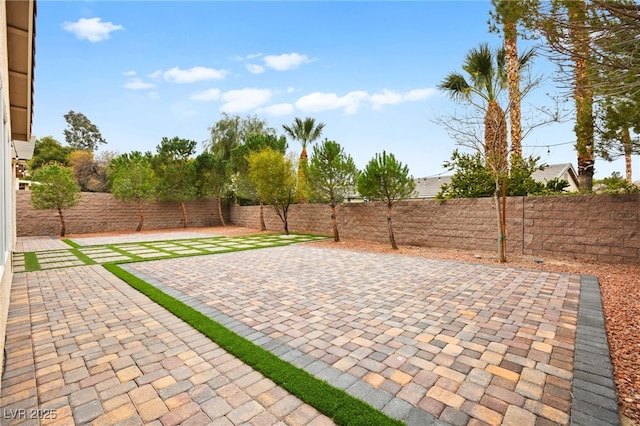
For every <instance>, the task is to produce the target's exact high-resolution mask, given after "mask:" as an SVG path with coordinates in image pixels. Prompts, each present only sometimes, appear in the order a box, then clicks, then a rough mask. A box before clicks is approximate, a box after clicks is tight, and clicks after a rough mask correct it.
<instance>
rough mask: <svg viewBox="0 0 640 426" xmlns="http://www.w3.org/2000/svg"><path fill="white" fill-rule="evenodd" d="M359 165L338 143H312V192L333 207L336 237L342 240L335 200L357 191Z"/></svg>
mask: <svg viewBox="0 0 640 426" xmlns="http://www.w3.org/2000/svg"><path fill="white" fill-rule="evenodd" d="M357 179H358V169H357V168H356V165H355V163H354V162H353V158H351V156H350V155H348V154H346V153H345V152H344V149H343V148H342V147H341V146H340V144H339V143H337V142H335V141H330V140H328V139H325V140H324V142H322V144H320V145H319V146H314V147H313V153H312V155H311V164H310V166H309V183H310V187H311V190H312V191H313V194H314V195H315V196H317V197H319V199H321V200H323V201H328V202H329V206H330V207H331V224H332V225H333V239H334V241H340V234H339V232H338V222H337V219H336V203H338V202H341V201H342V200H344V199H345V198H346V197H347V196H348V195H350V194H353V193H354V189H355V186H356V180H357Z"/></svg>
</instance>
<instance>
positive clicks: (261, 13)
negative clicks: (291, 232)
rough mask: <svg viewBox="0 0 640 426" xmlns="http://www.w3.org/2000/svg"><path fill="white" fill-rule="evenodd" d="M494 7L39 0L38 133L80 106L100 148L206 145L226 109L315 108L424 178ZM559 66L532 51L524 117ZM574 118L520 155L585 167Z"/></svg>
mask: <svg viewBox="0 0 640 426" xmlns="http://www.w3.org/2000/svg"><path fill="white" fill-rule="evenodd" d="M489 9H490V4H489V2H488V1H486V2H485V1H411V2H364V1H363V2H359V1H358V2H356V1H349V2H337V1H336V2H333V1H327V2H306V1H300V2H275V1H261V2H244V1H234V2H218V1H194V2H187V1H179V2H178V1H141V2H130V1H85V2H73V1H41V2H38V17H37V29H36V48H37V50H36V74H35V76H36V80H35V110H34V127H33V131H34V133H35V135H36V136H37V137H43V136H47V135H51V136H53V137H55V138H56V139H58V140H59V141H61V142H64V137H63V130H64V129H65V127H66V122H65V121H64V118H63V115H64V114H65V113H67V112H68V111H69V110H74V111H76V112H82V113H83V114H85V115H86V116H87V117H88V118H89V119H90V120H91V121H92V122H93V123H94V124H96V125H97V126H98V127H99V128H100V130H101V132H102V134H103V136H104V137H105V139H106V140H107V142H108V144H107V145H106V146H105V147H103V148H102V149H106V150H111V151H118V152H120V153H124V152H129V151H132V150H139V151H155V147H156V146H157V145H158V144H159V142H160V140H161V138H162V137H165V136H166V137H173V136H179V137H182V138H188V139H193V140H196V141H198V142H199V150H202V142H203V141H205V140H206V139H207V138H208V135H209V131H208V128H209V127H210V126H212V125H213V124H214V123H215V122H216V121H218V120H219V119H220V114H221V113H222V112H227V113H229V114H238V115H240V116H246V115H257V116H258V117H260V118H261V119H264V120H266V121H267V122H268V124H269V125H270V126H271V127H274V128H276V129H277V130H278V132H279V133H282V125H283V124H290V123H292V122H293V119H294V118H295V117H301V118H304V117H313V118H315V119H316V120H317V121H320V122H323V123H325V125H326V126H325V130H324V132H323V138H324V137H326V138H329V139H332V140H335V141H337V142H339V143H340V144H341V145H342V146H343V147H344V148H345V151H346V152H347V153H349V154H350V155H351V156H352V157H353V158H354V160H355V162H356V164H357V166H358V167H360V168H363V167H364V166H365V165H366V163H367V162H368V161H369V160H370V159H371V158H372V157H373V156H374V154H375V153H377V152H381V151H382V150H386V151H387V152H392V153H393V154H394V155H395V156H396V157H397V158H399V159H400V161H402V162H403V163H405V164H407V165H408V166H409V169H410V172H411V174H413V175H414V176H415V177H422V176H433V175H437V174H441V173H444V172H445V169H443V168H442V163H443V162H444V161H446V160H448V159H449V158H450V156H451V153H452V151H453V150H454V149H455V148H456V144H455V141H453V140H452V139H451V138H450V137H449V135H448V134H447V133H446V132H445V130H444V129H443V128H442V126H440V125H438V124H436V122H435V121H436V120H437V117H441V118H442V117H446V116H451V115H453V114H459V113H463V112H464V111H465V109H464V108H462V107H461V106H459V105H456V104H454V103H453V102H452V101H451V100H450V99H449V98H448V97H447V96H446V95H444V94H442V93H441V92H440V91H439V90H438V89H437V85H438V84H439V82H440V81H441V80H442V79H443V78H444V77H445V76H446V75H447V73H449V72H451V71H454V70H460V65H461V64H462V61H463V59H464V55H465V54H466V53H467V52H468V51H469V50H470V49H471V48H473V47H476V46H478V44H479V43H480V42H488V43H490V44H491V45H492V46H496V47H497V46H498V45H499V44H500V42H501V40H500V38H499V36H498V35H496V34H489V32H488V25H487V20H488V17H489ZM554 71H555V67H554V66H553V65H552V64H550V63H548V62H547V61H545V60H544V59H543V58H538V59H536V62H535V64H534V67H533V70H532V72H533V74H534V75H536V76H544V77H546V79H545V81H544V83H543V84H542V85H541V86H540V87H539V88H537V89H536V90H535V92H533V93H532V94H531V95H530V96H529V97H528V98H527V99H525V101H524V104H523V109H524V112H525V116H527V115H533V116H536V115H537V116H539V114H537V113H536V112H535V109H533V108H532V107H531V106H530V104H533V105H535V106H542V105H551V104H552V102H551V101H550V100H549V97H548V96H547V94H551V95H560V96H561V95H562V94H563V93H562V90H561V89H558V88H556V84H555V83H553V81H552V77H553V74H554ZM565 107H567V108H571V105H570V103H568V104H566V105H565ZM527 111H530V113H529V114H528V113H527ZM572 128H573V123H572V122H571V121H570V122H566V123H561V124H552V125H549V126H545V127H543V128H537V129H536V130H534V131H533V132H531V133H530V134H529V136H528V137H527V139H525V141H524V142H523V145H524V146H525V154H528V155H529V154H531V155H539V156H541V157H542V160H541V161H542V162H544V163H547V164H553V163H567V162H571V163H573V164H574V167H576V154H575V152H574V150H573V148H572V144H570V143H569V144H567V142H572V141H573V140H574V135H573V132H572ZM559 144H564V145H559ZM554 145H555V146H554ZM289 147H290V150H292V151H297V152H299V150H300V146H299V144H298V143H297V142H296V141H289ZM548 151H550V154H549V153H548ZM634 161H635V162H636V163H637V161H638V159H637V157H634ZM612 171H619V172H620V173H622V174H624V164H623V162H622V161H620V160H618V161H616V162H614V163H606V162H605V161H603V160H600V159H598V160H597V162H596V177H600V178H602V177H605V176H608V175H610V174H611V172H612ZM638 176H640V175H638V174H637V173H635V174H634V178H635V179H638Z"/></svg>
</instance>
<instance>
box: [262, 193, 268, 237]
mask: <svg viewBox="0 0 640 426" xmlns="http://www.w3.org/2000/svg"><path fill="white" fill-rule="evenodd" d="M260 230H261V231H266V230H267V224H266V223H264V203H263V202H262V198H260Z"/></svg>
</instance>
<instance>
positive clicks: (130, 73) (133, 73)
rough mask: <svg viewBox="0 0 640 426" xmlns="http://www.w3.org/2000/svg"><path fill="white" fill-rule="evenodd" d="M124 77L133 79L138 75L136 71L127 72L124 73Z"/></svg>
mask: <svg viewBox="0 0 640 426" xmlns="http://www.w3.org/2000/svg"><path fill="white" fill-rule="evenodd" d="M122 75H126V76H127V77H133V76H134V75H136V72H135V71H125V72H123V73H122Z"/></svg>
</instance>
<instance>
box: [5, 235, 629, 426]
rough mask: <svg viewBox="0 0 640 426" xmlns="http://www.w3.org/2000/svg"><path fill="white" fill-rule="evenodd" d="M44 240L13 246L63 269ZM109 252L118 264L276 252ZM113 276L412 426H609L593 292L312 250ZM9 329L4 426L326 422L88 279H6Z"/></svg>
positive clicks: (171, 244) (585, 281)
mask: <svg viewBox="0 0 640 426" xmlns="http://www.w3.org/2000/svg"><path fill="white" fill-rule="evenodd" d="M171 235H173V236H174V237H175V236H176V235H179V234H167V235H165V236H163V238H164V239H167V240H169V239H171ZM278 238H281V237H278ZM291 238H292V240H293V239H294V238H296V237H291ZM154 239H157V238H154ZM41 240H42V242H39V241H38V239H35V238H34V239H30V240H27V241H25V242H22V241H20V242H19V244H22V245H21V246H20V247H21V248H23V249H26V250H30V251H36V250H50V251H48V252H38V253H35V254H36V255H37V256H38V261H39V262H41V263H44V264H45V265H48V266H47V267H51V268H56V267H64V266H72V263H73V259H74V257H75V256H74V255H72V256H70V255H69V254H70V253H69V249H68V246H65V247H66V248H67V249H66V250H60V249H61V248H65V247H60V246H56V245H55V244H50V241H49V240H51V241H56V240H55V239H46V238H45V239H41ZM112 241H113V240H109V242H112ZM275 241H276V242H277V240H275ZM57 242H60V241H59V240H58V241H57ZM63 244H64V243H63ZM119 244H121V245H118V246H117V248H118V249H119V252H118V254H119V255H120V256H121V257H124V258H126V257H127V256H130V255H139V256H141V257H142V256H147V257H150V256H153V255H155V254H159V253H181V252H182V253H183V254H192V253H193V254H200V253H206V252H213V251H216V250H219V249H222V250H225V249H226V248H228V247H229V248H252V247H260V246H269V245H273V244H274V241H269V240H268V239H266V240H265V239H264V238H263V236H258V237H255V238H252V237H248V238H247V237H245V238H244V239H242V240H240V239H233V238H227V239H225V238H222V239H215V241H213V239H212V240H182V241H165V242H155V243H154V242H142V241H141V242H136V243H133V244H130V243H119ZM125 249H128V250H129V251H126V253H122V252H123V251H125ZM79 250H81V252H82V253H83V254H84V255H86V256H89V257H90V258H91V259H93V260H94V261H96V262H101V261H102V260H100V259H105V258H109V257H110V256H112V255H113V251H112V249H110V248H107V247H105V246H95V247H93V246H88V247H82V248H80V249H79ZM23 263H24V259H20V257H16V258H14V264H17V266H18V268H17V270H20V269H19V268H20V267H23ZM274 265H275V266H274ZM123 267H124V268H125V269H127V270H129V271H130V272H132V273H134V274H136V275H138V276H139V277H141V278H143V279H145V280H146V281H147V282H149V283H151V284H153V285H155V286H157V287H158V288H160V289H161V290H163V291H165V292H167V293H169V294H171V295H173V296H174V297H177V298H180V300H182V301H184V302H185V303H187V304H190V305H192V306H193V307H195V308H196V309H198V310H200V311H201V312H203V313H205V314H206V315H208V316H210V317H211V318H213V319H214V320H216V321H218V322H220V323H222V324H224V325H225V326H226V327H228V328H230V329H231V330H233V331H235V332H237V333H239V334H240V335H242V336H245V337H246V338H248V339H249V340H252V341H254V342H255V343H256V344H259V345H261V346H262V347H264V348H265V349H267V350H270V351H272V352H273V353H274V354H276V355H278V356H280V357H282V358H283V359H285V360H287V361H289V362H291V363H292V364H294V365H297V366H299V367H301V368H304V369H306V370H307V371H308V372H310V373H312V374H314V375H316V376H317V377H319V378H321V379H323V380H327V381H328V382H329V383H330V384H332V385H334V386H336V387H339V388H341V389H345V390H346V391H347V392H349V393H351V394H352V395H354V396H356V397H358V398H361V399H364V400H365V401H367V402H369V403H370V404H371V405H373V406H374V407H376V408H378V409H380V410H382V411H383V412H385V413H386V414H388V415H390V416H392V417H395V418H399V419H403V420H405V422H406V423H407V424H408V425H418V424H452V425H464V424H500V423H502V424H519V425H523V426H524V425H529V424H531V425H533V424H550V423H556V424H569V423H571V424H576V425H578V424H580V425H582V424H584V425H591V424H618V423H619V420H618V417H617V416H618V413H617V406H616V399H615V396H616V395H615V385H614V383H613V380H612V378H611V376H612V375H611V367H610V366H611V363H610V359H609V358H608V347H607V343H606V334H604V325H603V322H602V309H601V302H600V294H599V289H598V285H597V279H595V277H584V276H579V275H572V274H562V273H552V272H542V271H531V270H522V269H516V268H509V267H501V266H491V265H477V264H471V263H461V262H446V261H438V260H430V259H422V258H412V257H399V256H389V255H377V254H368V253H356V252H348V251H340V250H330V249H321V248H316V247H311V246H287V247H278V248H269V249H267V250H251V251H242V252H235V253H226V254H215V255H205V256H197V257H189V258H180V259H169V260H162V261H153V262H143V263H136V264H129V265H123ZM7 330H8V334H7V352H8V358H7V367H6V371H5V375H4V376H3V381H2V394H1V398H0V410H1V413H0V414H3V420H2V424H3V425H4V424H25V425H27V424H37V423H34V422H33V420H32V419H26V418H19V417H20V416H22V415H23V414H22V413H25V414H24V415H26V416H29V413H32V414H33V413H35V414H36V415H37V416H40V417H41V419H40V423H41V424H86V423H89V422H92V424H95V425H102V424H144V423H147V424H157V425H161V424H162V425H173V424H239V423H243V424H244V423H246V424H256V425H257V424H300V425H303V424H309V425H316V424H318V425H319V424H323V425H324V424H332V422H331V420H330V419H328V418H326V417H324V416H322V415H319V413H318V412H317V411H316V410H315V409H314V408H313V407H310V406H307V405H305V404H303V403H302V402H301V401H299V400H298V399H297V398H295V397H293V396H291V395H289V394H288V393H287V392H286V391H284V390H283V389H282V388H280V387H278V386H276V385H275V384H274V383H273V382H272V381H271V380H269V379H267V378H264V377H263V376H262V375H261V374H259V373H257V372H255V371H253V370H252V369H251V368H249V367H248V366H246V365H244V364H242V363H241V362H239V361H238V360H236V359H235V358H233V357H232V356H231V355H229V354H228V353H226V352H225V351H224V350H222V349H221V348H219V347H218V346H217V345H215V344H214V343H212V342H210V341H209V340H208V339H206V338H204V336H202V335H200V334H199V333H198V332H196V331H194V330H193V329H191V328H190V327H189V326H187V325H186V324H184V323H183V322H182V321H180V320H179V319H177V318H175V317H174V316H173V315H171V314H169V313H168V312H166V311H164V310H163V309H162V308H159V307H158V306H157V305H155V304H153V303H152V302H151V301H149V300H148V299H146V298H145V297H144V296H142V295H140V294H139V293H137V292H136V291H134V290H132V289H131V288H130V287H128V286H127V285H126V284H124V283H122V282H121V281H119V280H118V279H116V278H115V277H113V276H111V275H110V274H109V273H107V272H106V271H105V270H104V269H103V268H102V267H100V266H97V265H96V266H85V267H80V268H78V267H76V268H69V269H51V270H47V271H40V272H33V273H24V274H16V275H15V278H14V285H13V289H12V301H11V308H10V317H9V322H8V329H7ZM574 355H575V361H574ZM34 407H35V408H34ZM34 410H36V411H34ZM37 410H39V411H37ZM53 415H55V416H56V419H51V418H48V419H47V418H45V417H46V416H49V417H51V416H53ZM7 416H8V417H7Z"/></svg>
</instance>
